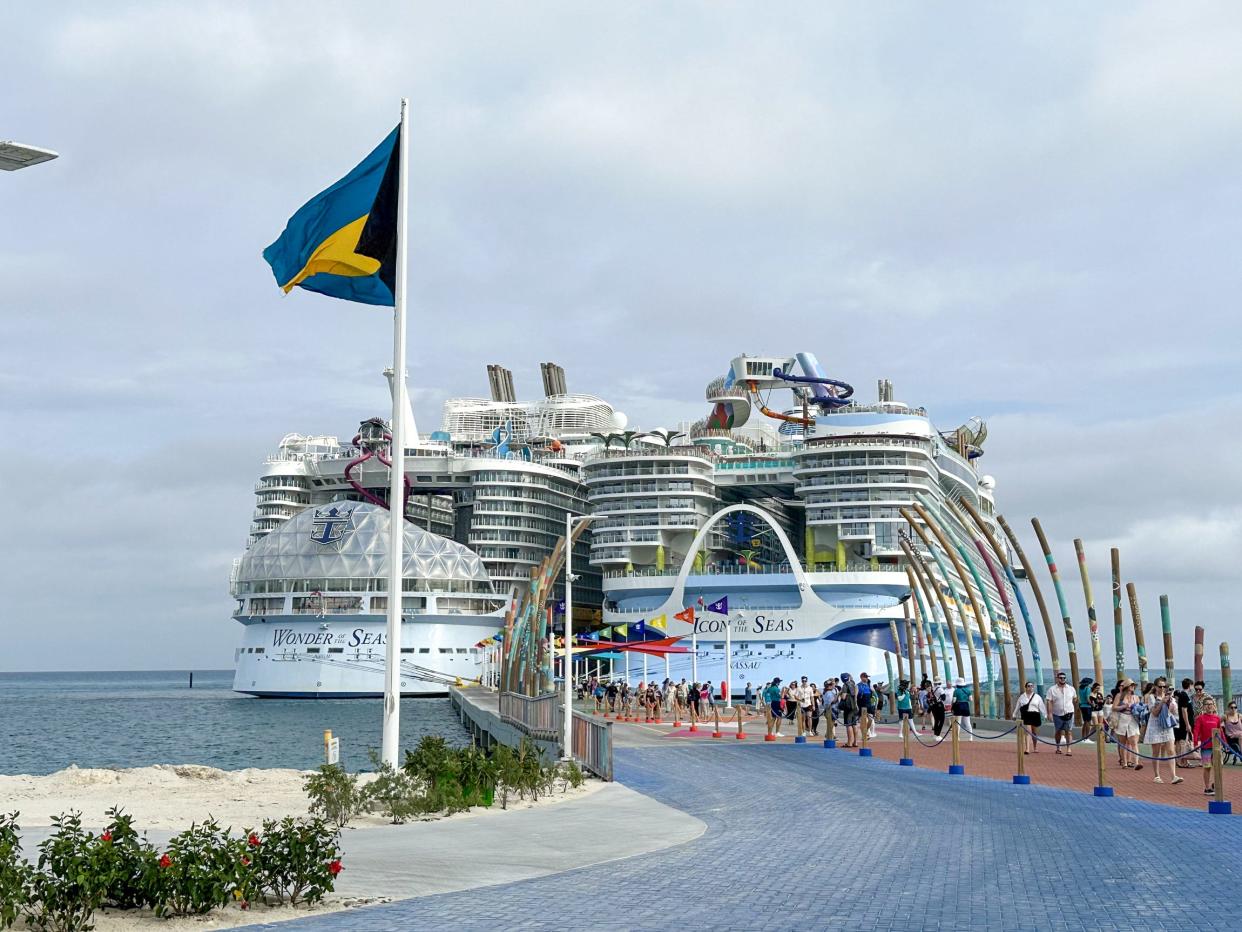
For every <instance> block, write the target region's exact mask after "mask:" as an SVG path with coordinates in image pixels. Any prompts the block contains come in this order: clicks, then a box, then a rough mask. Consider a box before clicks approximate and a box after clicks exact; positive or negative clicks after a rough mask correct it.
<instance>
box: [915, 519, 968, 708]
mask: <svg viewBox="0 0 1242 932" xmlns="http://www.w3.org/2000/svg"><path fill="white" fill-rule="evenodd" d="M901 516H902V517H903V518H905V519H906V520H907V521H909V522H910V526H911V527H912V528H914V530H915V532H916V533H917V534H918V535H919V538H920V539H921V540H922V541H923V543H924V544H925V545H926V546H927V549H928V550H930V551H931V554H932V556H933V557H934V556H936V552H935V551H934V550H932V546H931V538H929V537H928V536H927V532H926V531H924V530H923V528H922V527H920V526H919V525H917V524H915V523H914V515H912V514H911V513H910V512H908V511H907V510H906V509H904V508H903V509H901ZM898 539H899V540H900V538H898ZM901 547H902V550H904V551H905V553H906V559H907V560H909V561H910V562H911V563H912V564H913V565H914V567H915V570H916V573H922V574H923V575H922V576H920V577H919V581H920V582H922V583H923V585H924V586H925V587H926V590H927V600H928V603H929V604H931V597H932V593H933V592H934V593H935V594H936V603H937V604H939V606H940V615H941V618H940V620H941V624H942V627H945V628H948V629H949V640H951V641H952V642H953V657H954V659H955V660H956V661H957V664H956V666H957V675H958V676H962V675H963V674H964V673H965V672H966V667H965V666H963V665H962V646H961V643H960V642H959V641H958V638H957V626H956V625H955V624H954V623H953V615H952V614H951V613H950V612H949V603H948V602H947V601H946V600H945V597H944V590H943V589H941V588H940V586H938V585H937V584H936V577H935V576H934V575H933V574H932V571H931V567H930V566H928V565H927V564H926V563H924V562H923V556H922V554H918V553H916V552H915V550H914V547H913V546H911V545H910V543H909V542H907V541H905V540H902V541H901ZM938 559H939V558H937V560H938ZM950 593H952V590H950ZM953 604H954V606H956V607H957V609H958V611H959V612H960V611H961V605H960V604H959V603H958V601H957V597H956V596H954V597H953ZM959 617H960V616H959ZM940 654H941V657H942V658H943V659H944V668H945V674H944V678H945V682H949V681H951V680H952V674H951V673H949V655H948V653H947V652H946V651H945V649H944V636H943V635H941V637H940ZM970 667H971V670H972V671H974V681H975V686H976V689H975V702H976V703H977V702H978V701H979V690H978V688H977V687H978V685H979V670H978V665H977V664H976V662H975V654H974V651H971V653H970ZM978 711H979V710H978V708H977V707H976V709H975V713H976V714H978Z"/></svg>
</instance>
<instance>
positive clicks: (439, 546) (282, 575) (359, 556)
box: [237, 501, 491, 584]
mask: <svg viewBox="0 0 1242 932" xmlns="http://www.w3.org/2000/svg"><path fill="white" fill-rule="evenodd" d="M388 514H389V513H388V509H386V508H381V507H379V506H378V505H371V504H367V503H365V502H351V501H336V502H329V503H328V504H326V505H310V506H308V507H307V508H304V509H303V510H302V511H300V512H299V513H298V514H297V515H295V516H294V517H292V518H290V519H289V520H288V521H286V522H285V523H284V524H283V525H281V526H280V527H279V528H277V529H275V530H273V531H272V532H271V533H269V534H268V535H266V536H265V537H263V538H261V539H260V540H259V541H258V542H256V543H255V545H254V546H253V547H251V548H250V549H249V550H247V551H246V553H245V555H244V556H243V557H242V560H241V566H240V567H239V568H238V574H237V579H238V581H239V582H249V581H253V580H260V579H297V578H305V577H310V578H314V579H347V578H359V577H386V576H387V575H388V533H389V525H388ZM403 557H404V558H403V560H402V563H403V571H404V572H403V575H404V576H405V578H407V579H410V578H415V579H426V580H433V579H454V580H469V581H474V582H482V583H488V584H490V583H491V577H490V576H489V575H488V572H487V569H486V567H484V565H483V561H482V560H480V559H479V557H478V554H476V553H474V552H473V551H472V550H470V549H469V548H467V547H463V546H462V545H461V544H459V543H457V542H456V541H453V540H449V539H448V538H447V537H441V536H440V535H439V534H432V533H431V532H430V531H424V530H422V529H420V528H417V527H415V526H414V525H412V524H410V523H409V522H408V521H407V522H406V524H405V544H404V548H403Z"/></svg>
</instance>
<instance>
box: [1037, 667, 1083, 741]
mask: <svg viewBox="0 0 1242 932" xmlns="http://www.w3.org/2000/svg"><path fill="white" fill-rule="evenodd" d="M1044 702H1045V703H1047V705H1048V712H1049V713H1050V714H1051V715H1052V727H1053V732H1054V734H1053V740H1054V741H1056V743H1057V753H1058V754H1060V753H1061V735H1062V734H1064V735H1065V754H1066V756H1068V757H1073V751H1071V750H1070V747H1071V746H1072V745H1073V743H1074V706H1075V705H1077V704H1078V695H1077V694H1076V693H1075V692H1074V687H1073V686H1071V685H1070V684H1069V683H1067V682H1066V681H1065V672H1064V671H1061V672H1059V673H1057V681H1056V685H1055V686H1053V687H1052V688H1051V689H1050V690H1048V695H1046V696H1044Z"/></svg>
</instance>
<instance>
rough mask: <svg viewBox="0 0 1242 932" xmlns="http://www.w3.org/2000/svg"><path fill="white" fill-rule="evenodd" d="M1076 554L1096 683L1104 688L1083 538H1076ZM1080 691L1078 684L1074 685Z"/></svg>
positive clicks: (1097, 628)
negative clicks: (1085, 607) (1089, 630)
mask: <svg viewBox="0 0 1242 932" xmlns="http://www.w3.org/2000/svg"><path fill="white" fill-rule="evenodd" d="M1074 553H1075V554H1076V555H1077V556H1078V575H1079V576H1081V577H1082V596H1083V599H1085V600H1086V603H1087V626H1088V627H1089V628H1090V629H1091V662H1092V664H1094V666H1095V671H1094V672H1095V681H1096V682H1097V683H1099V684H1100V689H1103V688H1104V659H1103V658H1102V657H1101V656H1100V622H1099V619H1098V618H1096V616H1095V598H1094V597H1093V596H1092V595H1091V577H1089V576H1088V575H1087V553H1086V551H1085V550H1084V549H1083V546H1082V538H1079V537H1075V538H1074ZM1074 689H1075V690H1077V689H1078V683H1075V684H1074Z"/></svg>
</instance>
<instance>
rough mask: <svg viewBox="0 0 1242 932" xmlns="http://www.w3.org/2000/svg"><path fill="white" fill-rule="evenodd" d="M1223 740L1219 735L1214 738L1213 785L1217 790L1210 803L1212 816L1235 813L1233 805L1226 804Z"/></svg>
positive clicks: (1209, 809) (1209, 810)
mask: <svg viewBox="0 0 1242 932" xmlns="http://www.w3.org/2000/svg"><path fill="white" fill-rule="evenodd" d="M1222 740H1223V739H1222V738H1221V736H1220V734H1219V733H1218V734H1215V735H1213V736H1212V783H1213V785H1214V787H1215V789H1216V792H1215V794H1214V795H1213V797H1212V800H1211V801H1210V802H1209V803H1208V812H1210V813H1212V815H1230V814H1232V812H1233V804H1232V803H1227V802H1225V768H1224V767H1223V766H1221V765H1222V764H1223V763H1224V756H1223V753H1222V751H1221V746H1220V744H1221V741H1222Z"/></svg>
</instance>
